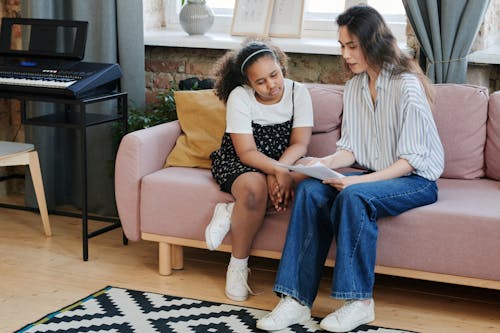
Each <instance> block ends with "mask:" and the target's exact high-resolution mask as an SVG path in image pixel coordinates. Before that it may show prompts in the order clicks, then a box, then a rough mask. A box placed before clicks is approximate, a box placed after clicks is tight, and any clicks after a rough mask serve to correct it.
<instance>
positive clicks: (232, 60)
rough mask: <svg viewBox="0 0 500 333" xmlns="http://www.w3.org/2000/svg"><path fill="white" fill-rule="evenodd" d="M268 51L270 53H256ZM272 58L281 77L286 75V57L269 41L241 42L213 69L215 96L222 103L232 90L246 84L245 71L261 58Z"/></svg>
mask: <svg viewBox="0 0 500 333" xmlns="http://www.w3.org/2000/svg"><path fill="white" fill-rule="evenodd" d="M267 49H270V50H272V52H266V51H262V52H257V51H259V50H267ZM255 52H257V53H255ZM252 54H253V55H252ZM269 56H271V57H274V59H276V61H277V62H278V63H279V64H280V67H281V71H282V72H283V76H286V74H287V62H288V57H287V55H286V54H285V53H284V52H283V51H282V50H281V49H280V48H279V47H277V46H275V45H273V44H272V43H271V41H270V40H269V39H266V38H261V37H249V38H247V39H245V41H243V43H242V45H241V48H240V49H238V50H231V51H228V52H227V53H226V54H225V55H224V56H222V57H221V58H220V59H219V60H218V61H217V63H216V64H215V67H214V75H215V86H214V89H215V94H216V95H217V97H219V99H220V100H221V101H223V102H224V103H226V102H227V99H228V97H229V94H230V93H231V91H233V89H234V88H236V87H238V86H242V85H244V84H247V83H248V79H247V76H246V69H247V68H248V67H249V66H250V65H252V64H253V63H254V62H255V61H257V60H258V59H260V58H261V57H269Z"/></svg>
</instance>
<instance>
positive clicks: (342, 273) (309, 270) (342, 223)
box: [274, 175, 438, 307]
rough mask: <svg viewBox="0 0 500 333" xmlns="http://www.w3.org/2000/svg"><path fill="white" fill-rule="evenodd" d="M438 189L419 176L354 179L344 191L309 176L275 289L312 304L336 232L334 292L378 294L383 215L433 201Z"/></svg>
mask: <svg viewBox="0 0 500 333" xmlns="http://www.w3.org/2000/svg"><path fill="white" fill-rule="evenodd" d="M437 192H438V190H437V186H436V183H435V182H434V181H429V180H427V179H425V178H422V177H420V176H417V175H410V176H405V177H400V178H395V179H390V180H383V181H376V182H369V183H360V184H354V185H350V186H348V187H346V188H345V189H344V190H342V191H340V192H339V191H337V190H336V189H335V188H333V187H332V186H330V185H325V184H322V183H321V181H319V180H317V179H311V178H309V179H305V180H304V181H302V182H301V183H300V184H299V185H298V187H297V190H296V193H295V203H294V206H293V210H292V214H291V219H290V224H289V226H288V233H287V237H286V242H285V246H284V248H283V254H282V257H281V261H280V264H279V269H278V273H277V277H276V281H275V285H274V291H275V292H277V293H280V294H284V295H289V296H291V297H293V298H295V299H297V300H298V301H300V302H301V303H302V304H304V305H307V306H309V307H312V304H313V302H314V299H315V298H316V295H317V293H318V286H319V281H320V278H321V275H322V272H323V267H324V263H325V260H326V257H327V255H328V251H329V249H330V246H331V243H332V240H333V239H334V237H335V241H336V244H337V245H336V246H337V247H336V257H335V267H334V272H333V281H332V291H331V296H332V297H334V298H339V299H365V298H372V293H373V284H374V280H375V272H374V268H375V258H376V246H377V234H378V228H377V219H378V218H380V217H384V216H395V215H398V214H401V213H403V212H405V211H407V210H409V209H412V208H415V207H419V206H424V205H428V204H431V203H433V202H435V201H436V200H437Z"/></svg>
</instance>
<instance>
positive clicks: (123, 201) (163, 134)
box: [115, 121, 181, 241]
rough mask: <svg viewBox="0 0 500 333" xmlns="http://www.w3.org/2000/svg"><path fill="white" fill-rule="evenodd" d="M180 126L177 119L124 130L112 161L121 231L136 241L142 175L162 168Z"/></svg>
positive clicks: (139, 231) (139, 230)
mask: <svg viewBox="0 0 500 333" xmlns="http://www.w3.org/2000/svg"><path fill="white" fill-rule="evenodd" d="M180 133H181V129H180V126H179V122H178V121H172V122H169V123H165V124H161V125H157V126H153V127H150V128H146V129H143V130H139V131H135V132H132V133H128V134H127V135H125V136H124V137H123V139H122V140H121V142H120V146H119V148H118V152H117V155H116V162H115V198H116V206H117V209H118V215H119V217H120V221H121V224H122V227H123V231H124V233H125V235H126V236H127V238H128V239H130V240H133V241H135V240H139V239H140V238H141V228H140V210H139V206H140V191H141V180H142V177H144V176H146V175H148V174H151V173H153V172H155V171H157V170H160V169H162V168H163V165H164V164H165V159H166V158H167V156H168V154H169V153H170V151H171V150H172V148H173V147H174V146H175V142H176V140H177V137H178V136H179V135H180Z"/></svg>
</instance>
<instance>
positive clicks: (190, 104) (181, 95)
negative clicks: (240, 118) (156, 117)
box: [165, 89, 226, 169]
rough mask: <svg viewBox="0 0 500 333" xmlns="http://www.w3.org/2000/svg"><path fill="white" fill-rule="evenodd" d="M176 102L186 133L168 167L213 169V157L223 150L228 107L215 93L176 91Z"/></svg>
mask: <svg viewBox="0 0 500 333" xmlns="http://www.w3.org/2000/svg"><path fill="white" fill-rule="evenodd" d="M174 99H175V106H176V109H177V118H178V119H179V123H180V126H181V130H182V133H181V135H180V136H179V137H178V138H177V142H176V144H175V146H174V148H173V149H172V151H171V152H170V154H169V155H168V157H167V160H166V162H165V167H169V166H182V167H193V168H195V167H197V168H206V169H209V168H210V166H211V164H212V162H211V161H210V154H211V153H212V152H213V151H214V150H216V149H218V148H219V147H220V144H221V140H222V136H223V134H224V131H225V130H226V107H225V105H224V103H223V102H222V101H220V100H219V98H218V97H217V96H216V95H215V94H214V90H213V89H206V90H180V91H175V92H174Z"/></svg>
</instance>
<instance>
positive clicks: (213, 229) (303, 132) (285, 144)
mask: <svg viewBox="0 0 500 333" xmlns="http://www.w3.org/2000/svg"><path fill="white" fill-rule="evenodd" d="M286 60H287V58H286V56H285V54H284V53H283V52H282V51H281V50H279V49H278V48H277V47H274V46H273V45H271V44H270V43H268V42H264V41H257V40H247V41H246V42H245V43H244V44H243V46H242V48H241V49H240V50H239V51H232V52H229V53H228V54H226V56H224V57H223V58H222V60H221V62H220V63H219V65H218V68H217V70H216V82H215V90H216V94H217V96H218V97H219V98H220V99H221V100H222V101H223V102H224V103H225V104H226V112H227V114H226V133H225V134H224V136H223V139H222V144H221V147H220V148H219V149H218V150H216V151H215V152H213V153H212V154H211V159H212V174H213V176H214V178H215V180H216V181H217V182H218V183H219V185H220V188H221V190H222V191H225V192H228V193H231V194H232V195H233V196H234V199H235V201H234V203H229V204H225V203H220V204H217V206H216V208H215V212H214V216H213V218H212V221H211V222H210V224H209V225H208V226H207V228H206V230H205V238H206V242H207V247H208V248H209V249H211V250H214V249H216V248H217V247H218V246H219V245H220V244H221V242H222V240H223V238H224V237H225V235H226V234H227V232H228V231H229V230H231V241H232V255H231V259H230V262H229V266H228V269H227V274H226V288H225V292H226V296H227V297H228V298H230V299H232V300H235V301H244V300H246V299H247V297H248V293H249V292H251V290H250V288H249V287H248V283H247V279H248V273H249V269H248V267H247V264H248V257H249V254H250V249H251V247H252V241H253V238H254V236H255V234H256V233H257V231H258V230H259V228H260V226H261V224H262V222H263V219H264V215H265V214H266V210H267V207H268V203H269V204H271V205H272V206H274V208H275V209H276V210H277V211H281V210H285V209H287V207H288V206H289V205H290V202H291V200H292V198H293V191H294V184H295V182H296V181H298V179H299V177H300V176H298V175H296V174H294V173H291V172H289V171H288V170H287V169H285V168H282V167H279V166H278V165H277V162H282V163H286V164H293V163H295V162H296V161H297V160H298V159H299V158H300V157H302V156H304V155H305V153H306V150H307V145H308V144H309V139H310V137H311V131H312V126H313V113H312V102H311V98H310V95H309V92H308V90H307V88H306V87H305V86H303V85H301V84H299V83H296V82H293V81H291V80H288V79H285V78H284V75H285V74H286Z"/></svg>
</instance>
